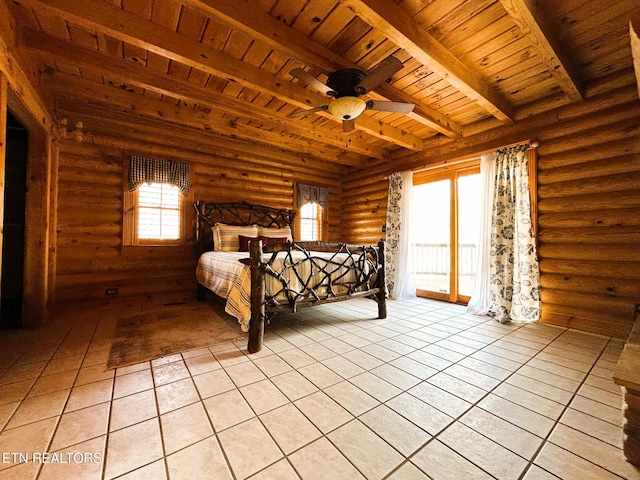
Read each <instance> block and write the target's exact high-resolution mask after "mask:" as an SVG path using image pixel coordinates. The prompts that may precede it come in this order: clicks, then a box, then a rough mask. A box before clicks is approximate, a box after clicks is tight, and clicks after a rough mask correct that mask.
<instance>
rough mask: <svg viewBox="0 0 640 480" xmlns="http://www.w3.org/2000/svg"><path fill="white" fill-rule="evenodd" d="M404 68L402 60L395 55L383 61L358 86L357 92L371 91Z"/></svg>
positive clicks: (360, 93)
mask: <svg viewBox="0 0 640 480" xmlns="http://www.w3.org/2000/svg"><path fill="white" fill-rule="evenodd" d="M401 69H402V62H401V61H400V60H398V59H397V58H396V57H394V56H389V57H387V58H385V59H384V60H383V61H381V62H380V63H379V64H378V65H377V66H376V67H375V68H374V69H373V70H371V71H370V72H369V73H367V76H366V77H365V78H364V80H362V81H361V82H360V83H359V84H358V86H357V87H356V93H358V94H359V95H362V94H364V93H367V92H370V91H371V90H373V89H374V88H376V87H377V86H378V85H380V84H381V83H382V82H385V81H387V80H389V79H390V78H391V77H393V74H394V73H396V72H397V71H399V70H401Z"/></svg>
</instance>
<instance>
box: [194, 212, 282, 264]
mask: <svg viewBox="0 0 640 480" xmlns="http://www.w3.org/2000/svg"><path fill="white" fill-rule="evenodd" d="M195 208H196V216H197V226H196V246H197V249H198V252H199V253H201V252H205V251H207V250H212V249H213V236H212V233H211V227H213V226H214V225H215V224H216V223H218V222H220V223H226V224H228V225H254V224H255V225H261V226H263V227H271V228H283V227H290V228H291V232H292V234H293V218H294V216H295V211H293V210H286V209H279V208H273V207H267V206H264V205H255V204H252V203H248V202H226V203H220V202H207V201H204V200H198V201H197V202H196V203H195Z"/></svg>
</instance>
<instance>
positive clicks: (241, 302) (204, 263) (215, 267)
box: [196, 251, 369, 332]
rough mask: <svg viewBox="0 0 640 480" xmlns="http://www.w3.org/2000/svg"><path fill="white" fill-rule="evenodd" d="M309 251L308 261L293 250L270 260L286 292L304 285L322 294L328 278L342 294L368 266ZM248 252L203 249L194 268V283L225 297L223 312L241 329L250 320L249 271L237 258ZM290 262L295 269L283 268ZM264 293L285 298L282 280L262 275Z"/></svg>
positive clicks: (357, 258) (357, 259)
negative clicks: (289, 253)
mask: <svg viewBox="0 0 640 480" xmlns="http://www.w3.org/2000/svg"><path fill="white" fill-rule="evenodd" d="M311 253H312V258H311V260H310V259H308V258H307V257H306V255H305V253H304V252H299V251H293V252H291V256H290V257H288V256H287V255H286V253H285V252H280V253H279V254H278V256H277V257H276V259H275V261H274V262H273V264H272V268H273V270H274V271H276V272H284V274H283V277H284V278H285V279H286V282H287V288H288V289H289V290H290V291H289V292H288V293H289V294H291V293H292V292H293V293H294V294H295V293H298V294H305V288H304V287H305V285H311V286H313V287H314V289H315V290H316V292H318V293H319V294H320V295H326V293H327V291H328V283H329V281H330V282H331V288H332V291H333V293H334V294H338V295H342V294H345V293H347V290H348V288H349V287H348V286H347V285H346V284H348V283H350V282H355V281H357V279H358V275H359V274H360V271H361V270H362V269H363V267H364V270H365V272H367V271H368V269H369V264H368V262H366V261H364V256H363V255H359V254H348V253H339V254H335V253H328V252H311ZM248 255H249V254H248V253H247V252H205V253H204V254H202V255H201V256H200V259H199V260H198V265H197V268H196V278H197V280H198V283H200V284H201V285H203V286H204V287H206V288H208V289H209V290H211V291H212V292H213V293H215V294H216V295H218V296H220V297H222V298H226V299H227V303H226V306H225V311H226V312H227V313H228V314H230V315H233V316H234V317H236V318H237V319H238V322H240V326H241V328H242V331H245V332H246V331H248V329H249V320H250V319H251V273H250V269H249V267H248V266H246V265H244V264H242V263H240V262H239V260H240V259H242V258H247V257H248ZM270 258H271V254H270V253H268V254H264V256H263V259H264V261H267V260H268V259H270ZM345 260H346V264H347V265H350V266H352V267H353V266H354V265H358V263H359V264H360V265H359V268H358V269H355V268H347V267H345V266H343V265H342V262H344V261H345ZM292 263H295V264H296V269H295V272H294V269H293V268H285V267H286V266H288V265H291V264H292ZM329 278H330V279H331V280H329ZM265 294H266V295H273V296H275V299H276V300H277V301H279V302H286V301H287V292H284V291H283V284H282V282H281V281H279V280H278V279H276V278H274V277H273V276H271V275H266V276H265Z"/></svg>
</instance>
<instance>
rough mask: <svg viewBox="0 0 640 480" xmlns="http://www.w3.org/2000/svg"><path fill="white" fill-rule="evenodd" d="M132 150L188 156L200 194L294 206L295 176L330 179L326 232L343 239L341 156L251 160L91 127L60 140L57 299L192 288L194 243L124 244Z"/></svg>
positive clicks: (170, 296)
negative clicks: (80, 137) (80, 136)
mask: <svg viewBox="0 0 640 480" xmlns="http://www.w3.org/2000/svg"><path fill="white" fill-rule="evenodd" d="M123 131H125V129H123ZM169 133H170V132H167V136H165V137H163V138H162V137H157V138H162V140H163V141H167V139H168V138H172V137H171V136H170V135H169ZM172 133H174V132H172ZM131 154H137V155H145V156H149V157H153V158H163V159H170V160H176V161H183V162H187V163H190V164H191V165H192V169H193V178H194V185H193V191H194V198H195V199H196V200H197V199H205V200H213V201H241V200H246V201H248V202H252V203H259V204H266V205H270V206H274V207H278V208H286V209H290V208H293V188H294V181H300V182H305V183H314V184H320V185H325V186H327V187H329V219H330V225H329V238H328V239H329V240H330V241H337V240H338V239H339V238H338V237H339V234H338V231H339V226H340V194H341V191H340V178H341V172H342V167H340V166H338V165H337V164H329V163H326V162H325V163H323V164H318V166H317V167H316V168H313V167H310V166H309V163H312V162H303V161H299V162H298V163H295V162H294V161H290V162H286V163H285V162H283V161H278V160H276V159H274V160H272V161H271V160H265V159H263V160H261V162H253V163H252V162H250V161H247V160H244V159H238V158H231V157H222V156H211V154H210V153H205V152H203V151H195V150H194V149H193V148H188V147H187V146H186V145H184V144H183V145H169V144H164V145H161V144H160V143H152V142H149V141H145V142H140V141H137V140H134V139H131V138H126V137H125V138H122V136H121V137H120V138H116V137H110V136H106V135H92V134H87V135H86V136H85V140H84V141H83V142H81V143H78V142H75V141H74V140H65V141H62V142H61V148H60V158H59V168H58V173H57V176H58V188H57V190H58V195H57V215H56V217H57V221H56V235H55V237H56V238H55V239H54V240H53V241H54V242H55V243H54V245H55V248H54V249H53V253H54V255H53V258H54V260H53V262H54V266H55V269H54V272H55V273H54V278H53V280H54V281H53V282H52V288H53V292H52V300H53V304H55V305H62V304H65V303H68V302H77V301H82V300H88V301H91V302H95V301H101V300H102V301H106V300H109V301H110V302H112V303H113V302H125V303H131V302H136V303H137V302H140V301H151V302H157V301H158V299H160V300H161V301H162V303H167V302H175V301H180V300H184V299H190V298H193V297H194V296H195V286H196V283H195V257H194V250H193V247H192V245H191V244H189V245H187V246H185V247H165V248H155V247H133V248H129V249H126V250H125V251H123V250H122V249H121V245H122V241H121V238H122V194H123V175H124V165H125V164H126V162H128V160H129V157H130V155H131ZM107 288H118V296H117V297H107V296H105V289H107ZM145 299H146V300H145Z"/></svg>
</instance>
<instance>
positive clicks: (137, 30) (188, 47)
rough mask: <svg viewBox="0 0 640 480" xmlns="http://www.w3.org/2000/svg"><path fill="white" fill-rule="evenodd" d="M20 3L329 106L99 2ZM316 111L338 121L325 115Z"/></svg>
mask: <svg viewBox="0 0 640 480" xmlns="http://www.w3.org/2000/svg"><path fill="white" fill-rule="evenodd" d="M18 3H20V4H23V5H25V6H29V7H32V8H35V9H39V8H44V9H46V10H47V11H49V12H52V13H54V14H56V15H60V16H62V17H63V18H68V19H69V20H70V21H71V22H73V23H75V24H77V25H79V26H81V27H83V28H86V29H89V30H95V31H98V32H100V33H103V34H105V35H108V36H110V37H113V38H116V39H118V40H121V41H123V42H126V43H129V44H131V45H134V46H137V47H140V48H143V49H146V50H148V51H150V52H153V53H156V54H158V55H161V56H164V57H167V58H169V59H171V60H174V61H176V62H180V63H183V64H185V65H187V66H190V67H193V68H196V69H198V70H201V71H203V72H205V73H209V74H211V75H215V76H217V77H221V78H224V79H227V80H230V81H234V82H237V83H239V84H240V85H250V86H251V88H254V89H255V90H257V91H260V92H263V93H267V94H269V95H272V96H274V97H276V98H278V99H280V100H282V101H284V102H287V103H290V104H293V105H296V106H298V107H301V108H311V107H316V106H319V105H323V104H325V103H326V102H327V97H326V96H324V95H320V94H314V93H311V92H310V91H309V90H307V89H305V88H303V87H300V86H298V85H295V84H294V83H293V82H287V81H284V80H283V78H281V77H278V76H276V75H272V74H270V73H267V72H265V71H264V70H261V69H259V68H257V67H253V66H251V65H249V64H246V63H244V62H243V61H242V60H239V59H237V58H234V57H232V56H231V55H227V54H225V53H223V52H221V51H219V50H216V49H214V48H212V47H209V46H207V45H203V44H201V43H198V42H195V41H193V40H190V39H188V38H186V37H184V36H183V35H180V34H179V33H176V32H175V31H173V30H170V29H168V28H165V27H163V26H161V25H159V24H156V23H153V22H151V21H148V20H145V19H144V18H142V17H139V16H137V15H134V14H132V13H129V12H127V11H125V10H122V9H120V8H118V7H115V6H112V5H109V4H107V3H105V2H102V1H83V2H77V1H75V0H18ZM320 113H321V114H323V115H324V116H326V117H327V118H330V119H332V120H334V121H335V120H336V119H335V117H333V116H332V115H331V114H329V113H328V112H320ZM356 127H357V128H358V129H360V130H362V131H365V132H367V133H369V134H370V135H374V136H376V137H378V138H381V139H383V140H386V141H388V142H390V143H394V144H396V145H399V146H402V147H405V148H409V149H411V150H416V151H419V150H421V149H422V141H421V140H420V139H419V138H417V137H415V136H414V135H410V134H407V133H405V132H403V131H402V130H400V129H397V128H394V127H392V126H390V125H385V124H383V123H382V122H379V121H378V120H375V119H374V118H371V117H369V116H361V117H360V118H359V121H358V122H357V124H356Z"/></svg>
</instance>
